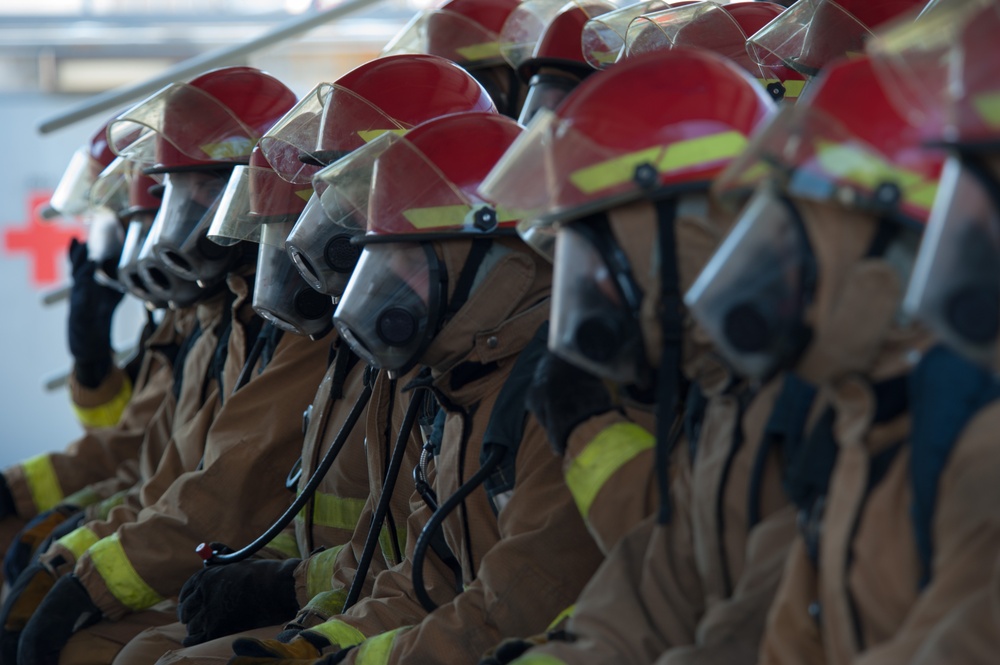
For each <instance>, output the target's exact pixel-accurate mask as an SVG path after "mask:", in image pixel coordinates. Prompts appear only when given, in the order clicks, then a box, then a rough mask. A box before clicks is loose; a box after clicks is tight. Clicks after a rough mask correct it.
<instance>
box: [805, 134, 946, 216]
mask: <svg viewBox="0 0 1000 665" xmlns="http://www.w3.org/2000/svg"><path fill="white" fill-rule="evenodd" d="M816 157H817V159H818V161H819V166H820V168H822V169H823V170H824V171H825V172H826V173H828V174H829V175H832V176H833V177H835V178H841V179H843V180H846V181H848V182H851V183H854V184H856V185H860V186H861V187H864V188H865V189H868V190H871V191H874V190H875V189H877V188H878V186H879V185H882V184H885V183H895V184H896V185H897V186H898V187H899V189H900V194H901V195H902V197H903V200H904V201H906V202H907V203H911V204H913V205H915V206H919V207H920V208H923V209H925V210H930V208H931V206H932V205H933V204H934V197H935V196H936V195H937V187H938V183H937V181H934V180H926V179H925V178H924V177H923V175H921V174H920V173H917V172H915V171H910V170H908V169H903V168H899V167H897V166H895V165H893V164H890V163H889V162H887V161H886V160H885V159H884V158H882V157H881V156H880V155H878V154H876V153H874V152H872V151H871V150H865V149H863V148H861V147H859V146H856V145H849V144H840V143H831V142H828V141H818V142H817V145H816Z"/></svg>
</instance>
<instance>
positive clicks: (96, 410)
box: [72, 376, 132, 427]
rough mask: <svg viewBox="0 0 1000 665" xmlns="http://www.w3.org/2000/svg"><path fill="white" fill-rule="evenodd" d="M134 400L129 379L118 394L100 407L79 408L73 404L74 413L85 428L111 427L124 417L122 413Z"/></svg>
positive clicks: (124, 382) (123, 382) (123, 383)
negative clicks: (130, 401)
mask: <svg viewBox="0 0 1000 665" xmlns="http://www.w3.org/2000/svg"><path fill="white" fill-rule="evenodd" d="M131 399H132V382H131V381H129V379H128V377H127V376H126V377H125V380H124V381H122V387H121V389H120V390H119V391H118V394H117V395H115V396H114V397H112V398H111V399H110V400H108V401H107V402H105V403H104V404H101V405H100V406H79V405H78V404H75V403H74V404H73V405H72V406H73V413H75V414H76V419H77V420H79V421H80V424H81V425H83V426H84V427H111V426H112V425H114V424H116V423H117V422H118V421H119V420H121V417H122V411H124V410H125V407H126V406H128V403H129V400H131Z"/></svg>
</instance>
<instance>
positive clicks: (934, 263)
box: [903, 157, 1000, 365]
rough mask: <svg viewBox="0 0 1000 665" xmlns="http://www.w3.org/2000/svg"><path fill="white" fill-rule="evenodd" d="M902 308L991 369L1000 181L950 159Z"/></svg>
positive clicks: (999, 291)
mask: <svg viewBox="0 0 1000 665" xmlns="http://www.w3.org/2000/svg"><path fill="white" fill-rule="evenodd" d="M941 192H942V194H941V196H939V197H938V200H937V201H936V203H935V205H934V209H933V212H932V214H931V219H930V222H929V224H928V227H927V231H926V233H925V237H924V241H923V243H922V245H921V247H920V253H919V254H918V257H917V263H916V265H915V267H914V270H913V277H912V278H911V280H910V285H909V289H908V291H907V294H906V298H905V300H904V302H903V307H904V310H905V311H906V312H907V313H909V314H911V315H913V316H916V317H917V318H919V319H920V320H921V321H922V322H924V323H925V324H927V326H929V327H930V328H931V329H932V330H933V331H934V332H935V334H937V335H939V336H940V337H941V339H942V340H943V341H944V342H945V343H946V344H948V345H949V346H951V347H953V348H954V349H956V350H958V351H959V352H961V353H963V354H964V355H965V356H966V357H968V358H970V359H971V360H973V361H975V362H978V363H981V364H983V365H990V364H991V363H993V362H994V358H995V357H996V344H997V340H998V332H1000V183H998V182H997V181H996V180H995V178H993V177H992V176H990V175H989V174H986V173H985V172H984V169H983V167H981V166H980V167H978V168H976V167H972V168H970V166H969V165H967V164H963V163H962V161H961V159H960V158H958V157H952V158H950V159H949V160H948V162H947V163H946V165H945V169H944V173H943V175H942V177H941Z"/></svg>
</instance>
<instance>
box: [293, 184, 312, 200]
mask: <svg viewBox="0 0 1000 665" xmlns="http://www.w3.org/2000/svg"><path fill="white" fill-rule="evenodd" d="M312 195H313V188H312V187H307V188H306V189H296V190H295V196H297V197H299V198H300V199H302V200H303V201H306V202H308V201H309V199H311V198H312Z"/></svg>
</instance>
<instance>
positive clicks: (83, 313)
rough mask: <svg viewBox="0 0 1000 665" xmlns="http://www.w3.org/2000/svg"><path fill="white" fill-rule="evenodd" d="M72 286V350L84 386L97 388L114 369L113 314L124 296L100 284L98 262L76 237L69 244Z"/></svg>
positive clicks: (70, 315) (74, 369) (70, 349)
mask: <svg viewBox="0 0 1000 665" xmlns="http://www.w3.org/2000/svg"><path fill="white" fill-rule="evenodd" d="M69 260H70V263H71V265H72V271H73V286H72V288H71V289H70V295H69V352H70V353H71V354H73V360H74V362H75V363H76V364H75V366H74V368H73V373H74V376H75V377H76V380H77V381H79V382H80V384H81V385H83V386H85V387H87V388H96V387H97V386H99V385H100V383H101V381H103V380H104V378H105V377H106V376H107V375H108V371H109V370H110V368H111V354H112V350H111V317H112V315H114V313H115V308H116V307H117V306H118V303H120V302H121V300H122V296H123V295H124V294H123V293H122V292H120V291H116V290H115V289H112V288H109V287H107V286H103V285H101V284H98V283H97V281H96V280H95V279H94V270H95V269H96V268H97V264H96V263H95V262H94V261H91V260H90V259H88V258H87V245H86V244H85V243H82V242H80V241H79V240H77V239H76V238H73V240H72V241H71V242H70V245H69Z"/></svg>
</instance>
